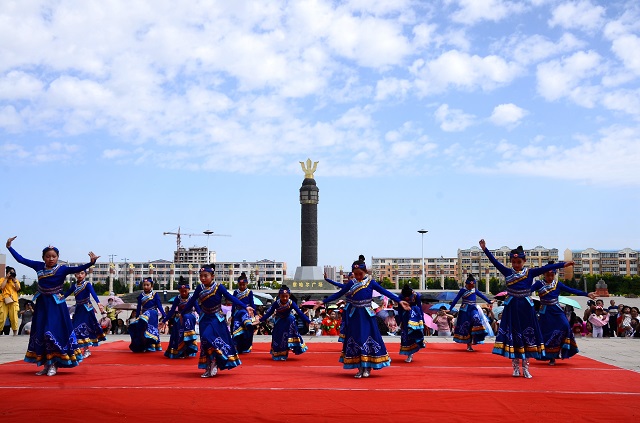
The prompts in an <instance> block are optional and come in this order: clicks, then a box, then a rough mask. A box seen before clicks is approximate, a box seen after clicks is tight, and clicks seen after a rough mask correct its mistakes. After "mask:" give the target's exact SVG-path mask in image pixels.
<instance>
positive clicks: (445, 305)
mask: <svg viewBox="0 0 640 423" xmlns="http://www.w3.org/2000/svg"><path fill="white" fill-rule="evenodd" d="M440 307H446V309H447V310H449V311H458V309H457V308H454V309H453V310H451V305H450V304H447V303H435V304H434V305H432V306H431V307H429V310H431V311H438V310H440Z"/></svg>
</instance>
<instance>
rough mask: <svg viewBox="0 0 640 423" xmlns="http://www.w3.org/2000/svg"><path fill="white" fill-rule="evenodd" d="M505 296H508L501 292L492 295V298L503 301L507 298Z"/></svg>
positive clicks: (505, 292)
mask: <svg viewBox="0 0 640 423" xmlns="http://www.w3.org/2000/svg"><path fill="white" fill-rule="evenodd" d="M507 295H509V294H508V293H507V291H502V292H498V293H497V294H496V295H494V296H493V298H495V299H496V300H504V299H505V298H507Z"/></svg>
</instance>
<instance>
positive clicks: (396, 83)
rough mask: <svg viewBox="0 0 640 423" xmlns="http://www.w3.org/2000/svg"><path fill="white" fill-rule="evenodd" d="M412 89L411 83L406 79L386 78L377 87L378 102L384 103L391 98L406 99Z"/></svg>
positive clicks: (376, 97) (376, 98) (376, 96)
mask: <svg viewBox="0 0 640 423" xmlns="http://www.w3.org/2000/svg"><path fill="white" fill-rule="evenodd" d="M411 88H412V84H411V82H410V81H407V80H406V79H397V78H384V79H381V80H379V81H378V83H377V85H376V94H375V100H376V101H384V100H386V99H389V98H400V99H402V98H404V97H406V95H407V93H408V92H409V90H410V89H411Z"/></svg>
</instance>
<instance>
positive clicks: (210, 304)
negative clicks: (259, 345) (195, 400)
mask: <svg viewBox="0 0 640 423" xmlns="http://www.w3.org/2000/svg"><path fill="white" fill-rule="evenodd" d="M215 269H216V265H215V264H213V263H211V264H207V265H205V266H203V267H202V268H200V285H198V287H197V288H196V289H195V291H194V292H193V295H192V296H191V298H190V299H189V301H188V302H187V304H186V305H185V307H184V311H183V312H182V313H183V314H187V313H189V312H190V310H191V309H192V308H193V307H194V306H195V304H196V302H197V303H198V304H199V305H200V309H201V310H202V314H201V315H200V321H199V325H200V358H199V359H198V368H199V369H205V371H204V373H203V374H202V375H200V377H204V378H208V377H214V376H215V375H216V374H218V369H220V370H228V369H233V368H234V367H237V366H239V365H240V364H242V362H241V361H240V357H239V356H238V352H237V350H236V347H235V345H234V344H233V340H232V339H231V333H230V332H229V328H228V327H227V321H226V318H225V314H224V313H223V312H222V299H223V298H226V299H227V300H229V301H231V302H232V303H233V304H234V305H236V306H237V307H238V308H243V307H244V308H245V310H246V311H247V313H249V316H251V317H253V312H254V310H253V308H252V307H250V306H247V305H246V304H244V303H243V302H241V301H240V300H239V299H237V298H236V297H234V296H233V295H231V294H230V293H229V291H227V289H226V288H225V287H224V285H222V284H221V283H219V282H217V281H216V280H215V279H214V275H215Z"/></svg>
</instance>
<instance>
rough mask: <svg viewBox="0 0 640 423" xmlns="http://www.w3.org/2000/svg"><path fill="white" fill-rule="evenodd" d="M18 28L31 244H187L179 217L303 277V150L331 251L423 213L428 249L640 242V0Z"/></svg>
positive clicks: (157, 6)
mask: <svg viewBox="0 0 640 423" xmlns="http://www.w3.org/2000/svg"><path fill="white" fill-rule="evenodd" d="M0 39H1V40H3V41H2V43H1V44H0V170H1V172H2V181H3V200H2V201H1V202H0V210H1V215H0V216H1V219H0V221H1V222H2V231H1V232H2V234H4V235H3V239H6V238H8V237H10V236H13V235H18V238H17V239H16V241H15V243H14V247H15V248H16V250H17V251H19V252H20V253H21V254H23V255H24V256H25V257H29V258H34V259H36V258H38V257H39V256H40V251H41V249H42V248H43V247H44V246H46V245H48V244H54V245H56V246H58V247H59V248H60V250H61V259H63V260H72V261H78V260H83V259H85V258H87V255H86V254H87V253H88V251H90V250H92V251H94V252H96V254H100V255H101V256H102V258H101V261H102V260H107V259H108V256H109V255H116V257H115V260H116V261H120V260H122V259H124V258H127V259H128V260H135V261H147V260H155V259H169V260H170V259H171V257H172V252H173V249H174V248H175V238H174V237H172V236H163V232H166V231H176V230H177V229H178V227H179V226H180V227H181V230H182V232H184V233H200V232H202V231H203V230H205V229H211V230H213V231H214V232H216V233H218V234H228V235H231V237H212V238H210V240H209V246H210V248H211V249H212V250H216V251H217V254H218V259H219V260H220V261H231V260H248V261H252V260H260V259H264V258H268V259H274V260H278V261H285V262H287V264H288V266H289V273H290V274H291V275H292V274H293V272H294V271H295V267H296V266H298V265H299V263H300V247H299V244H300V205H299V202H298V189H299V188H300V185H301V183H302V180H303V178H304V175H303V173H302V170H301V168H300V164H299V162H300V161H305V160H306V159H307V158H311V159H312V160H313V161H319V165H318V169H317V171H316V174H315V178H316V181H317V184H318V187H319V188H320V204H319V206H318V216H319V234H318V235H319V248H318V251H319V253H318V256H319V257H318V260H319V263H318V264H319V265H321V266H322V265H335V266H340V265H343V266H348V265H349V264H350V263H351V261H353V260H354V259H355V258H356V257H357V256H358V254H364V255H365V256H366V257H372V256H376V257H380V256H387V257H388V256H398V257H419V256H420V254H421V237H420V235H419V234H418V233H417V232H416V231H417V230H418V229H422V228H424V229H427V230H429V233H428V234H427V235H425V237H424V252H425V256H427V257H429V256H440V255H443V256H448V257H451V256H455V255H456V253H457V249H458V248H469V247H471V246H474V245H477V242H478V240H479V239H480V238H485V239H486V240H487V244H488V246H489V247H490V248H498V247H500V246H503V245H507V246H510V247H515V246H517V245H519V244H521V245H523V246H524V247H525V248H533V247H535V246H537V245H542V246H545V247H547V248H558V249H559V250H560V251H561V252H562V251H564V250H565V249H566V248H571V249H582V248H587V247H593V248H597V249H622V248H625V247H630V248H635V249H638V248H640V245H638V239H639V227H640V226H639V225H638V212H637V211H638V208H639V207H638V206H639V195H638V186H639V185H640V175H639V173H640V172H639V171H638V168H639V166H638V162H639V161H640V143H639V142H638V139H639V135H640V127H639V125H638V119H639V117H640V104H639V103H640V100H639V99H640V86H639V84H638V81H639V79H640V56H638V54H637V52H638V51H640V6H639V5H638V2H636V1H606V2H605V1H601V2H596V1H585V0H579V1H555V0H554V1H552V0H524V1H501V0H442V1H429V2H426V1H422V2H421V1H409V0H379V1H377V0H354V1H322V0H315V1H288V2H287V1H264V0H260V1H245V2H227V1H186V2H180V4H179V5H177V4H176V3H175V2H173V1H162V0H158V1H153V2H135V3H133V4H132V3H131V2H127V1H117V0H114V1H110V2H98V1H65V0H62V1H3V2H1V3H0ZM183 245H184V246H186V247H191V246H204V245H206V237H191V238H189V237H185V238H184V239H183ZM2 252H3V253H7V251H6V249H4V248H2ZM7 262H8V264H14V263H15V262H14V261H13V259H12V258H11V257H10V256H9V257H8V258H7ZM18 273H19V274H20V275H21V274H27V276H29V277H32V276H33V275H32V274H31V273H32V272H30V271H29V270H25V269H24V268H19V271H18Z"/></svg>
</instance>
